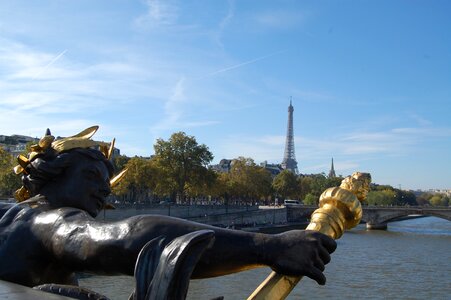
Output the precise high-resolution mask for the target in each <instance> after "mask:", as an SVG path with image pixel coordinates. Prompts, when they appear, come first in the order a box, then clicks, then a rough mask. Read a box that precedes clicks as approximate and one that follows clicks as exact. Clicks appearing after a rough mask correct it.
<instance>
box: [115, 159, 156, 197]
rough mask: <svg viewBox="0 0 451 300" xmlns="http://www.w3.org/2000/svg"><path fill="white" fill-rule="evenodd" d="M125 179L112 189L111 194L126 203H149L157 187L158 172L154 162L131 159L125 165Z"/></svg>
mask: <svg viewBox="0 0 451 300" xmlns="http://www.w3.org/2000/svg"><path fill="white" fill-rule="evenodd" d="M124 168H127V173H126V175H125V177H124V178H123V179H122V180H121V181H120V183H119V185H118V186H117V187H115V188H114V190H113V193H114V195H116V196H119V197H121V198H122V199H123V200H124V201H127V202H146V201H150V200H151V197H152V193H153V190H154V189H155V188H156V186H157V183H156V181H157V178H158V177H159V176H158V170H157V168H156V167H155V163H154V161H152V160H150V159H145V158H142V157H133V158H131V159H130V160H128V162H127V163H126V164H125V166H124Z"/></svg>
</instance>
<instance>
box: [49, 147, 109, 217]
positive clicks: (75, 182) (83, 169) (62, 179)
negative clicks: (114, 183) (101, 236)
mask: <svg viewBox="0 0 451 300" xmlns="http://www.w3.org/2000/svg"><path fill="white" fill-rule="evenodd" d="M110 192H111V189H110V179H109V174H108V169H107V167H106V166H105V164H104V163H103V162H102V161H99V160H94V159H91V158H88V157H83V156H81V155H80V156H77V157H76V161H75V162H74V163H73V164H72V165H71V166H70V167H68V168H67V169H66V170H65V172H64V173H63V174H61V176H59V177H58V179H57V180H55V181H54V182H53V183H52V184H48V185H46V187H45V189H44V191H43V193H42V194H43V195H44V196H46V197H47V199H48V200H49V202H50V203H51V204H52V205H53V206H56V207H74V208H79V209H82V210H84V211H86V212H88V213H89V214H90V215H91V216H93V217H95V216H97V215H98V214H99V212H100V211H101V210H102V209H103V207H104V205H105V200H106V199H105V198H106V196H108V195H109V194H110Z"/></svg>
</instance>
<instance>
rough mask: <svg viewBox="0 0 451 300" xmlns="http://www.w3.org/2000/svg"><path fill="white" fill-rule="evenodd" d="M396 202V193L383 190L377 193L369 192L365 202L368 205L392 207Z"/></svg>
mask: <svg viewBox="0 0 451 300" xmlns="http://www.w3.org/2000/svg"><path fill="white" fill-rule="evenodd" d="M395 200H396V193H395V192H394V191H393V190H390V189H385V190H378V191H370V192H369V193H368V196H367V198H366V200H365V202H366V203H367V204H368V205H381V206H387V205H393V204H394V203H395Z"/></svg>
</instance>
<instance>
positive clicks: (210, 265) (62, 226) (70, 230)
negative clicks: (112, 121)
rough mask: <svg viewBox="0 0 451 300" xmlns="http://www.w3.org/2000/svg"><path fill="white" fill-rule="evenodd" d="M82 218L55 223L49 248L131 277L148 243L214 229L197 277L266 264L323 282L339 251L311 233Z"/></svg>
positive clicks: (82, 264) (76, 262)
mask: <svg viewBox="0 0 451 300" xmlns="http://www.w3.org/2000/svg"><path fill="white" fill-rule="evenodd" d="M82 217H83V214H81V215H74V216H65V217H63V218H59V219H58V220H57V221H56V222H55V228H54V230H53V238H52V239H51V241H52V242H51V248H52V252H54V253H55V255H56V256H57V257H58V258H59V259H60V260H62V261H64V262H65V263H67V264H68V265H70V266H72V267H74V268H77V269H83V270H88V271H94V272H96V273H107V274H114V273H122V274H129V275H131V274H133V269H134V265H135V261H136V257H137V255H138V253H139V251H140V250H141V248H142V247H143V246H144V245H145V243H146V242H148V241H149V240H151V239H153V238H156V237H159V236H164V237H166V238H167V242H168V243H169V242H170V241H171V240H172V239H174V238H175V237H178V236H181V235H183V234H186V233H189V232H193V231H196V230H200V229H212V230H213V231H214V232H215V241H214V244H213V246H212V247H211V248H210V249H208V250H207V251H206V252H205V253H204V254H203V255H202V257H201V259H200V261H199V263H198V264H197V266H196V268H195V270H194V273H193V277H194V278H204V277H213V276H220V275H225V274H230V273H234V272H238V271H242V270H247V269H251V268H255V267H258V266H264V265H267V266H270V267H271V268H273V269H275V270H277V271H279V272H281V273H284V274H295V273H296V274H302V275H307V276H310V277H312V276H314V277H315V279H317V280H320V281H322V279H321V278H320V277H321V276H322V273H321V271H322V270H323V269H324V264H325V263H327V262H329V260H330V257H329V252H331V251H333V249H334V248H335V244H334V243H335V242H334V241H333V240H329V239H328V238H327V237H325V236H324V237H323V236H321V235H320V234H318V233H313V232H311V233H309V232H304V231H291V232H289V233H285V234H282V235H266V234H260V233H249V232H244V231H239V230H228V229H223V228H217V227H212V226H207V225H203V224H199V223H194V222H190V221H186V220H182V219H178V218H172V217H167V216H158V215H142V216H135V217H132V218H128V219H125V220H122V221H119V222H114V223H103V222H98V221H95V220H93V219H90V218H88V217H83V218H82ZM324 244H326V245H324ZM329 244H331V245H329ZM325 247H328V248H329V249H326V248H325ZM332 248H333V249H332ZM318 257H320V259H318ZM314 269H319V270H320V271H318V270H316V271H315V270H314ZM318 273H321V274H320V275H319V274H318Z"/></svg>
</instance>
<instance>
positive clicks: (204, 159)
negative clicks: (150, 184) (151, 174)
mask: <svg viewBox="0 0 451 300" xmlns="http://www.w3.org/2000/svg"><path fill="white" fill-rule="evenodd" d="M154 149H155V157H154V158H155V162H156V167H157V168H158V169H159V171H161V173H160V175H161V176H163V177H165V179H164V180H165V184H164V185H161V186H162V187H165V190H166V192H168V193H170V195H171V199H172V200H173V201H175V200H176V198H177V197H178V198H179V199H180V201H184V199H185V195H186V191H187V189H188V187H189V186H190V187H191V189H193V188H194V187H195V186H196V185H199V184H201V183H204V182H205V178H206V177H207V175H208V169H207V165H208V164H209V163H210V162H211V161H212V159H213V154H212V153H211V152H210V151H209V150H208V147H207V146H205V145H204V144H201V145H199V144H198V143H197V141H196V139H195V138H194V137H193V136H188V135H186V133H184V132H177V133H174V134H172V135H171V137H170V138H169V140H168V141H165V140H163V139H158V140H157V142H156V144H155V145H154Z"/></svg>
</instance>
